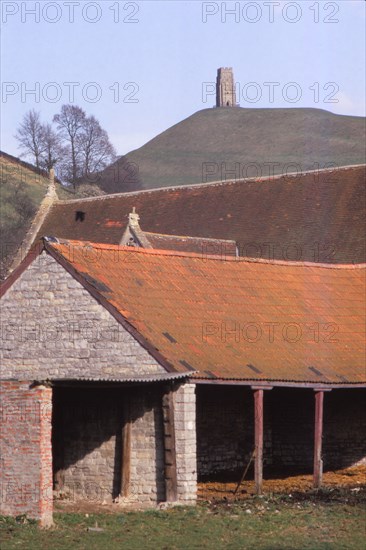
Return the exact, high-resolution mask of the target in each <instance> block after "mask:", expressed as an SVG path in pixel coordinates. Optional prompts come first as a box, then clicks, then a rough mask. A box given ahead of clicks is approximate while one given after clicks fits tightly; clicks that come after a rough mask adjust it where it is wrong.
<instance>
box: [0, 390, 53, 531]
mask: <svg viewBox="0 0 366 550" xmlns="http://www.w3.org/2000/svg"><path fill="white" fill-rule="evenodd" d="M0 391H1V401H0V414H1V418H0V420H1V446H0V452H1V455H0V466H1V467H0V513H1V514H4V515H13V516H18V515H23V514H25V515H27V516H28V517H30V518H33V519H37V520H39V521H40V523H41V524H42V525H43V526H48V525H50V524H52V509H53V498H52V450H51V418H52V390H51V389H49V388H45V387H43V386H38V387H34V388H31V386H30V383H29V382H16V381H6V382H1V383H0Z"/></svg>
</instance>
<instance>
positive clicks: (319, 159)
mask: <svg viewBox="0 0 366 550" xmlns="http://www.w3.org/2000/svg"><path fill="white" fill-rule="evenodd" d="M364 143H365V118H362V117H353V116H344V115H335V114H332V113H330V112H328V111H324V110H321V109H252V108H251V109H242V108H240V107H238V108H225V107H223V108H215V109H204V110H202V111H198V112H197V113H195V114H193V115H192V116H190V117H188V118H186V119H185V120H183V121H181V122H179V123H178V124H175V125H174V126H172V127H171V128H169V129H168V130H166V131H164V132H163V133H161V134H159V135H158V136H156V137H155V138H154V139H152V140H151V141H149V142H148V143H146V144H145V145H144V146H142V147H140V148H139V149H136V150H134V151H132V152H130V153H129V154H127V155H126V156H125V157H123V158H122V159H120V160H119V161H117V162H116V163H114V164H113V165H111V166H110V167H108V168H107V169H106V170H105V171H104V172H102V173H101V174H100V179H99V181H98V184H99V186H100V187H101V188H102V189H103V190H104V191H105V192H107V193H118V192H124V191H131V190H138V189H152V188H156V187H165V186H171V185H187V184H192V183H200V182H202V183H205V182H209V181H221V180H225V179H237V180H239V179H243V178H246V177H251V176H259V177H260V176H262V177H265V176H268V175H271V173H270V171H272V173H274V174H281V173H287V172H294V171H298V170H301V171H305V170H311V169H317V168H327V167H330V166H335V167H336V166H345V165H351V164H362V163H364V162H365V150H364ZM290 164H291V165H290Z"/></svg>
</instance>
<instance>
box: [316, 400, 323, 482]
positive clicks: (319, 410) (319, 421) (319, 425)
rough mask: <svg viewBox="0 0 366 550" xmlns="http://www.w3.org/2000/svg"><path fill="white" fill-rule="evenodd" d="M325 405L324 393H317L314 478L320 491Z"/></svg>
mask: <svg viewBox="0 0 366 550" xmlns="http://www.w3.org/2000/svg"><path fill="white" fill-rule="evenodd" d="M323 403H324V391H316V392H315V430H314V432H315V433H314V476H313V486H314V488H316V489H318V488H319V487H320V486H321V484H322V477H323V460H322V439H323Z"/></svg>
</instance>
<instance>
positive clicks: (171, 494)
mask: <svg viewBox="0 0 366 550" xmlns="http://www.w3.org/2000/svg"><path fill="white" fill-rule="evenodd" d="M163 421H164V464H165V493H166V501H167V502H175V501H176V500H177V498H178V480H177V455H176V448H175V426H174V392H173V391H172V390H171V389H170V388H169V389H168V390H167V391H166V393H165V394H164V395H163Z"/></svg>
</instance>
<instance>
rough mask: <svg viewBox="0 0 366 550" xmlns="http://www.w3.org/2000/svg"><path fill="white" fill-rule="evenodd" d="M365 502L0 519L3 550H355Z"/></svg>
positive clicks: (357, 497)
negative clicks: (48, 524) (41, 524)
mask: <svg viewBox="0 0 366 550" xmlns="http://www.w3.org/2000/svg"><path fill="white" fill-rule="evenodd" d="M365 498H366V489H365V486H363V487H359V488H356V491H355V490H353V491H352V490H348V491H344V490H337V489H331V490H327V491H326V490H323V491H319V492H310V493H307V494H306V495H304V494H303V493H297V494H295V493H294V494H292V495H287V496H282V497H281V496H279V497H263V498H259V497H253V498H251V499H250V500H247V501H246V502H245V503H241V504H235V503H230V502H219V503H215V502H211V503H207V502H206V503H202V504H200V505H198V506H197V507H196V508H194V507H192V508H180V507H178V508H173V509H170V510H165V511H146V512H123V511H119V512H117V513H113V514H107V513H104V514H89V515H86V514H65V513H63V514H61V513H58V514H55V527H54V528H52V529H51V530H50V531H48V530H40V529H38V527H37V526H36V525H35V524H34V523H32V522H27V520H26V519H24V518H22V517H20V518H18V521H16V520H14V519H6V518H0V534H1V548H2V550H13V549H15V548H21V549H26V550H40V549H45V550H46V549H47V550H48V549H52V550H53V549H55V550H66V549H67V550H69V549H73V550H74V549H75V550H77V549H103V550H106V549H108V550H117V549H118V550H120V549H122V548H123V549H125V550H142V549H143V550H194V549H201V548H202V549H210V550H211V549H217V550H221V549H232V550H239V549H240V550H241V549H258V550H296V549H299V550H300V549H301V550H303V549H311V550H326V549H327V550H341V549H343V550H361V549H363V548H365Z"/></svg>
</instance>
